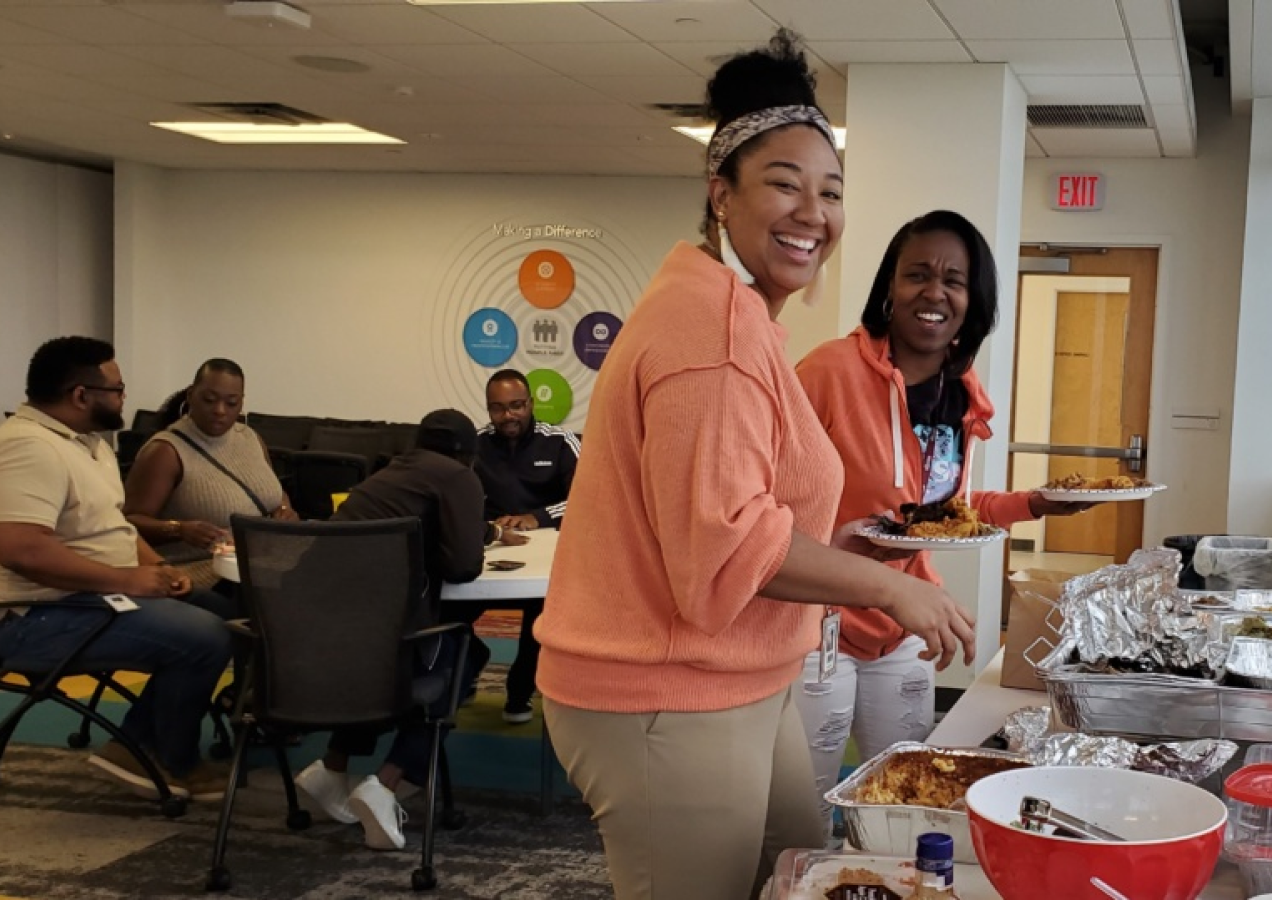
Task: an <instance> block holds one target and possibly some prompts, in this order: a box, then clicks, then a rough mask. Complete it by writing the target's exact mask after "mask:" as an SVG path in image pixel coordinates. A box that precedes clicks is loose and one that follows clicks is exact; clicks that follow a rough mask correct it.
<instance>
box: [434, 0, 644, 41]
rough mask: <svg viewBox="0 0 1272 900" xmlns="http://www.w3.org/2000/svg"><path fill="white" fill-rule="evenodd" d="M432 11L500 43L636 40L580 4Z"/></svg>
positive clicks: (493, 6) (483, 6) (444, 8)
mask: <svg viewBox="0 0 1272 900" xmlns="http://www.w3.org/2000/svg"><path fill="white" fill-rule="evenodd" d="M435 11H436V14H437V15H440V16H442V17H443V18H445V19H447V20H449V21H451V22H454V23H455V24H456V25H461V26H463V27H464V28H467V29H469V30H470V31H475V32H476V33H477V34H480V35H481V36H482V37H484V38H486V39H488V40H492V41H496V42H498V43H501V44H511V43H523V44H527V43H533V44H560V43H580V44H586V43H591V42H593V41H608V42H617V41H624V40H626V41H635V40H637V38H636V37H635V36H633V35H631V34H628V33H627V32H626V31H624V30H623V29H622V28H619V27H618V26H617V25H615V24H613V23H612V22H608V21H606V20H605V19H603V18H601V17H600V16H599V15H597V14H596V13H594V12H592V11H591V10H590V9H588V8H587V7H585V6H583V5H581V4H579V5H576V4H572V3H547V4H543V5H533V6H505V5H502V4H494V5H477V6H439V7H436V8H435Z"/></svg>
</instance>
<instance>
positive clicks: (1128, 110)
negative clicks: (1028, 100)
mask: <svg viewBox="0 0 1272 900" xmlns="http://www.w3.org/2000/svg"><path fill="white" fill-rule="evenodd" d="M1028 115H1029V125H1030V127H1032V128H1147V127H1148V120H1147V119H1145V118H1144V108H1143V107H1142V106H1132V105H1122V106H1110V105H1104V106H1100V105H1091V104H1073V105H1068V104H1065V105H1042V106H1034V105H1032V104H1031V105H1030V106H1029V109H1028Z"/></svg>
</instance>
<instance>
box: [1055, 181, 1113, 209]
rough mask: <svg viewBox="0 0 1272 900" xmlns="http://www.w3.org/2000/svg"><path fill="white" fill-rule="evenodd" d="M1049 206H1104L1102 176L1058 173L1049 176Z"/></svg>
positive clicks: (1072, 207) (1067, 207)
mask: <svg viewBox="0 0 1272 900" xmlns="http://www.w3.org/2000/svg"><path fill="white" fill-rule="evenodd" d="M1051 208H1052V209H1061V210H1084V211H1085V210H1095V209H1103V208H1104V176H1103V175H1097V174H1093V173H1091V172H1085V173H1073V174H1070V173H1058V174H1055V175H1052V176H1051Z"/></svg>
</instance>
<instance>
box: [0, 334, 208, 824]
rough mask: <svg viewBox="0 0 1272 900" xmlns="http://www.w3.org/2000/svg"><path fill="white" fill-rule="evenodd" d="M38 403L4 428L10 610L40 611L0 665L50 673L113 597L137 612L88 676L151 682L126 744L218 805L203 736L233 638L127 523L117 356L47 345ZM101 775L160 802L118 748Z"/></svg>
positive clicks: (85, 341)
mask: <svg viewBox="0 0 1272 900" xmlns="http://www.w3.org/2000/svg"><path fill="white" fill-rule="evenodd" d="M26 393H27V402H26V403H25V404H23V405H22V406H20V407H19V408H18V411H17V412H16V413H15V414H14V415H13V416H12V417H11V418H9V419H7V420H6V421H5V422H4V423H3V424H0V599H3V600H22V601H30V603H29V605H27V606H24V607H22V608H20V609H18V610H16V611H12V610H10V611H8V612H7V614H5V616H4V618H3V620H0V659H4V661H5V664H6V666H7V667H8V668H13V669H17V670H24V669H26V670H29V671H37V672H38V671H48V670H50V669H52V668H53V667H54V666H55V665H56V664H57V663H59V662H60V661H61V660H63V659H65V658H66V656H67V655H68V654H69V653H70V652H71V651H72V650H73V648H74V647H75V646H77V644H78V643H79V642H81V641H82V640H83V639H84V638H85V636H86V635H87V634H88V633H89V632H90V631H92V630H94V629H96V628H97V627H98V626H99V625H100V624H101V621H102V616H103V614H104V613H103V610H104V609H105V603H106V600H105V599H104V598H105V597H112V598H113V597H115V596H119V597H121V598H122V599H121V600H118V601H115V602H116V603H117V604H119V605H123V606H128V605H130V604H131V605H135V607H136V608H135V609H131V610H130V611H128V612H125V613H122V614H120V615H117V616H116V617H115V618H114V619H113V620H112V621H111V623H110V625H109V627H108V628H107V629H106V631H105V632H104V633H103V634H102V635H101V636H100V637H98V638H97V640H95V641H94V642H93V643H92V644H91V645H90V646H89V648H88V649H87V650H86V651H85V652H84V654H83V655H82V657H81V660H80V661H81V663H82V668H84V669H87V670H90V671H91V670H113V669H126V670H130V671H139V672H149V673H150V675H151V677H150V679H149V681H148V682H147V684H146V686H145V689H144V690H143V691H142V692H141V695H140V696H139V697H138V699H137V702H136V703H134V704H133V705H132V706H131V707H129V709H128V712H127V714H126V715H125V717H124V722H123V725H122V727H123V729H124V732H125V733H126V734H128V735H129V736H130V737H133V738H135V739H136V740H137V741H138V742H139V743H140V744H141V745H142V746H144V747H146V748H147V749H148V750H149V751H150V752H151V753H152V754H153V755H154V757H155V760H156V761H157V762H158V764H159V766H160V767H161V768H162V769H163V771H164V774H165V776H166V777H167V780H168V782H169V784H170V786H171V788H172V791H173V793H174V794H177V795H178V796H187V797H191V798H193V799H196V800H211V799H216V798H217V797H219V796H220V795H221V794H222V793H223V792H224V788H225V773H224V772H223V771H222V770H220V769H218V768H217V767H213V766H211V765H209V764H207V763H203V762H201V761H200V758H199V735H200V728H201V721H202V719H203V716H204V713H205V712H206V711H207V708H208V702H209V699H210V698H211V696H212V692H213V690H214V688H215V687H216V683H217V679H218V678H219V677H220V675H221V673H222V672H224V671H225V666H226V664H227V663H228V662H229V659H230V652H231V647H230V634H229V631H228V630H227V629H226V628H225V626H224V625H223V624H222V622H221V621H220V619H219V618H218V617H217V616H216V615H214V614H212V613H211V612H208V611H206V610H204V609H200V608H199V607H198V606H196V605H193V604H192V603H191V602H189V596H188V595H189V594H190V580H189V578H188V577H187V576H185V575H184V574H183V573H181V572H180V571H178V570H176V569H173V568H171V567H170V566H166V565H164V564H163V561H162V560H161V559H160V557H159V555H158V554H157V553H155V551H154V550H153V549H151V547H150V546H149V545H148V544H147V543H146V542H145V541H144V540H143V539H142V538H141V537H140V535H138V534H137V531H136V529H135V528H133V526H132V525H131V524H129V522H128V520H127V519H125V518H124V514H123V511H122V507H123V501H124V489H123V484H122V483H121V481H120V478H119V466H118V465H117V463H116V461H115V454H114V452H113V451H112V450H111V448H110V446H109V445H108V444H107V443H106V441H105V440H104V439H103V438H102V437H101V436H100V435H99V434H98V433H97V432H102V431H112V430H116V429H119V428H122V427H123V424H124V420H123V406H124V382H123V379H122V377H121V375H120V372H119V366H118V365H117V364H116V363H115V351H114V348H113V347H111V345H110V344H108V343H106V342H105V341H99V340H96V339H94V338H85V337H63V338H56V339H54V340H51V341H48V342H47V343H45V344H44V345H43V346H41V347H40V348H39V349H38V350H37V351H36V352H35V355H34V356H33V357H32V359H31V364H30V367H29V368H28V370H27V385H26ZM89 762H90V763H92V764H93V765H94V766H96V767H97V768H98V769H100V770H101V771H102V772H104V773H106V774H107V775H109V776H111V777H113V778H115V779H117V780H118V781H120V782H122V783H123V784H125V785H126V786H128V787H129V788H131V789H134V790H136V791H138V792H139V793H143V794H144V793H149V794H150V795H152V796H153V794H154V786H153V785H152V784H151V783H150V780H149V778H147V777H146V773H145V770H144V769H143V768H142V767H141V766H140V765H139V764H138V763H137V761H136V760H135V759H134V758H133V757H132V756H131V754H129V753H128V752H127V751H126V750H125V749H124V747H123V746H122V745H120V744H118V743H117V742H115V741H109V742H107V743H106V744H105V745H104V746H103V747H101V748H99V749H98V750H97V752H96V753H94V755H93V756H92V757H91V758H90V760H89Z"/></svg>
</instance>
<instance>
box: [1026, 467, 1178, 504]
mask: <svg viewBox="0 0 1272 900" xmlns="http://www.w3.org/2000/svg"><path fill="white" fill-rule="evenodd" d="M1164 490H1166V485H1164V484H1154V483H1153V482H1151V481H1146V480H1145V479H1143V478H1132V477H1131V476H1129V475H1112V476H1109V477H1107V478H1095V477H1092V476H1089V475H1079V474H1077V473H1076V472H1075V473H1074V474H1072V475H1066V476H1064V477H1063V478H1054V479H1052V480H1051V481H1048V482H1047V483H1046V484H1044V485H1043V486H1042V487H1040V488H1038V493H1040V494H1042V496H1043V497H1044V498H1045V499H1047V500H1056V501H1059V502H1061V503H1118V502H1125V501H1128V500H1144V499H1146V498H1148V497H1151V496H1153V494H1156V493H1157V492H1158V491H1164Z"/></svg>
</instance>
